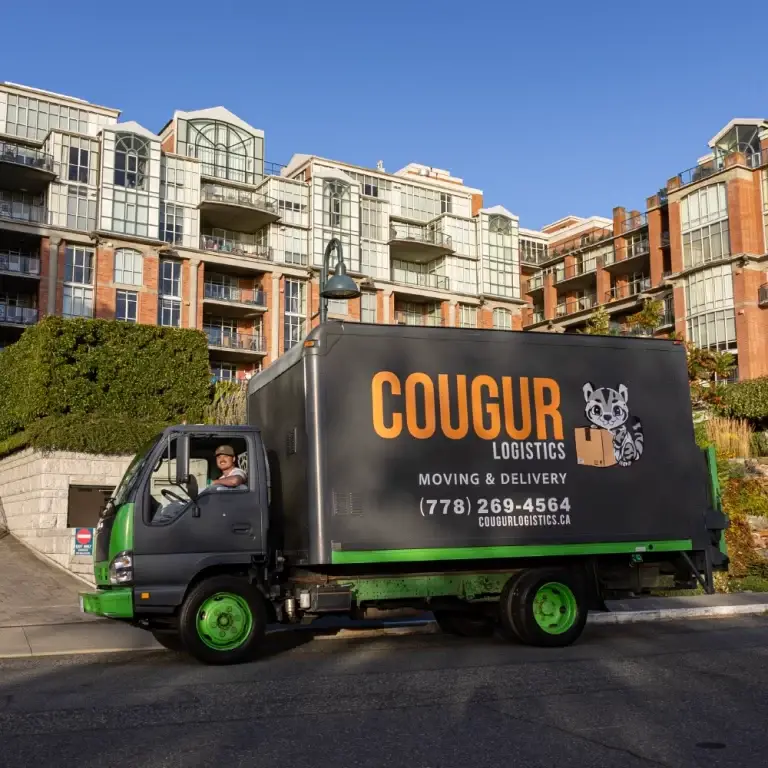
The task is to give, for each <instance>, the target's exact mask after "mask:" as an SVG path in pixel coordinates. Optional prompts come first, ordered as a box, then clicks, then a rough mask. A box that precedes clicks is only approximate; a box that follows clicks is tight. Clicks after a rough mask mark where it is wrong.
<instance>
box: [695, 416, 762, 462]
mask: <svg viewBox="0 0 768 768" xmlns="http://www.w3.org/2000/svg"><path fill="white" fill-rule="evenodd" d="M704 426H705V430H706V436H707V440H708V441H709V443H710V444H712V445H714V446H715V449H716V450H717V453H718V455H720V456H722V457H724V458H728V459H735V458H748V457H749V456H751V455H752V437H753V433H752V430H751V429H750V426H749V423H748V422H747V421H745V420H744V419H728V418H725V417H723V416H713V417H712V418H710V419H707V421H705V422H704Z"/></svg>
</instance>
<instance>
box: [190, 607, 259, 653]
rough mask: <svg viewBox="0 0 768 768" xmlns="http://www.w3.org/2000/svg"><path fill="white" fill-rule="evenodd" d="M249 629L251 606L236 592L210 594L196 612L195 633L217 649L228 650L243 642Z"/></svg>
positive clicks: (251, 618)
mask: <svg viewBox="0 0 768 768" xmlns="http://www.w3.org/2000/svg"><path fill="white" fill-rule="evenodd" d="M252 628H253V615H252V613H251V609H250V606H249V605H248V603H247V602H246V601H245V600H244V599H243V598H242V597H240V596H239V595H233V594H227V593H221V594H217V595H213V596H212V597H209V598H208V599H207V600H205V601H204V602H203V604H202V605H201V606H200V610H199V611H198V614H197V633H198V635H199V637H200V639H201V640H202V641H203V642H204V643H205V644H206V645H207V646H209V647H210V648H213V649H215V650H218V651H228V650H232V649H233V648H237V647H239V646H240V645H242V644H243V642H245V640H246V639H247V637H248V635H249V634H250V632H251V629H252Z"/></svg>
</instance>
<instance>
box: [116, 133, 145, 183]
mask: <svg viewBox="0 0 768 768" xmlns="http://www.w3.org/2000/svg"><path fill="white" fill-rule="evenodd" d="M148 163H149V144H148V142H147V141H145V140H144V139H141V138H139V137H138V136H136V135H134V134H132V133H119V134H118V135H117V137H116V139H115V175H114V184H115V186H116V187H126V188H127V189H144V188H145V186H146V181H147V165H148Z"/></svg>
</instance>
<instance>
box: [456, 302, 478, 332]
mask: <svg viewBox="0 0 768 768" xmlns="http://www.w3.org/2000/svg"><path fill="white" fill-rule="evenodd" d="M459 327H461V328H477V307H469V306H467V305H466V304H459Z"/></svg>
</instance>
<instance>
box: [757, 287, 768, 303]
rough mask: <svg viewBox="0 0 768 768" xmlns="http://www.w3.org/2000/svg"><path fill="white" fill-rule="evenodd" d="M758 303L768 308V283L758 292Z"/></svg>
mask: <svg viewBox="0 0 768 768" xmlns="http://www.w3.org/2000/svg"><path fill="white" fill-rule="evenodd" d="M757 303H758V304H759V305H760V306H761V307H768V283H763V284H762V285H761V286H760V288H758V291H757Z"/></svg>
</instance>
